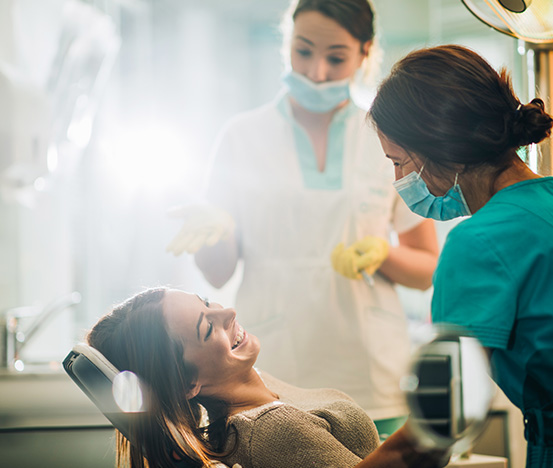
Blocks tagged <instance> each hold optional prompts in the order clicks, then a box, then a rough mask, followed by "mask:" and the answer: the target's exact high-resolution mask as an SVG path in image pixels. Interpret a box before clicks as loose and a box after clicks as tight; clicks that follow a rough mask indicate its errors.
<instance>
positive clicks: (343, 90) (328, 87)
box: [282, 70, 350, 114]
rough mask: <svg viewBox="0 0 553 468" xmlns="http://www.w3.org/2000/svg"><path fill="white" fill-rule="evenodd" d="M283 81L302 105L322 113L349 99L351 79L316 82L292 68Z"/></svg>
mask: <svg viewBox="0 0 553 468" xmlns="http://www.w3.org/2000/svg"><path fill="white" fill-rule="evenodd" d="M282 82H283V83H284V84H285V85H286V87H287V88H288V90H289V93H290V96H292V97H293V98H294V99H295V100H296V101H297V102H298V104H299V105H300V106H302V107H303V108H304V109H307V110H308V111H311V112H315V113H318V114H322V113H324V112H330V111H331V110H332V109H334V108H336V107H338V105H339V104H340V103H342V102H344V101H345V100H346V99H349V96H350V93H349V83H350V79H349V78H346V79H344V80H340V81H325V82H324V83H315V82H313V81H311V80H310V79H309V78H306V77H305V76H303V75H301V74H299V73H296V72H295V71H294V70H290V71H289V72H287V73H285V74H284V75H283V76H282Z"/></svg>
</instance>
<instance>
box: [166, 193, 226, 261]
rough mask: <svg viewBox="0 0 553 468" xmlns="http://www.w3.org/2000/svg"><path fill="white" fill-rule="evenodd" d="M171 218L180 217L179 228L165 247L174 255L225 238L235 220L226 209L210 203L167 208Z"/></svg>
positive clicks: (190, 251) (192, 251) (198, 248)
mask: <svg viewBox="0 0 553 468" xmlns="http://www.w3.org/2000/svg"><path fill="white" fill-rule="evenodd" d="M168 215H169V216H171V217H172V218H182V219H183V221H184V224H183V226H182V228H181V230H180V231H179V232H178V233H177V235H176V236H175V237H174V238H173V240H172V241H171V242H170V243H169V245H168V246H167V247H166V249H165V250H166V251H167V252H172V253H173V254H174V255H175V256H176V255H180V254H181V253H183V252H188V253H190V254H193V253H196V252H197V251H198V250H200V249H201V248H202V247H205V246H211V245H215V244H216V243H217V242H219V241H221V240H223V239H227V238H228V237H229V236H230V235H231V234H232V232H233V231H234V228H235V222H234V220H233V219H232V217H231V215H230V214H228V213H227V212H226V211H224V210H222V209H221V208H218V207H216V206H213V205H210V204H194V205H184V206H181V207H177V208H173V209H171V210H169V212H168Z"/></svg>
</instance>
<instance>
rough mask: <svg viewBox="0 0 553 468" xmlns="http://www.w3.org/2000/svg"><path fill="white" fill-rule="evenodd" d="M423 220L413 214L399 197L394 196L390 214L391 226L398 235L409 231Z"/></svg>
mask: <svg viewBox="0 0 553 468" xmlns="http://www.w3.org/2000/svg"><path fill="white" fill-rule="evenodd" d="M424 220H425V218H423V217H422V216H419V215H418V214H415V213H413V212H412V211H411V210H410V209H409V207H408V206H407V205H406V204H405V202H404V201H403V199H402V198H401V197H400V196H399V195H397V194H396V195H395V199H394V207H393V214H392V226H393V227H394V230H395V231H396V232H397V233H398V234H403V233H404V232H407V231H410V230H411V229H413V228H414V227H416V226H417V225H419V224H420V223H422V222H423V221H424Z"/></svg>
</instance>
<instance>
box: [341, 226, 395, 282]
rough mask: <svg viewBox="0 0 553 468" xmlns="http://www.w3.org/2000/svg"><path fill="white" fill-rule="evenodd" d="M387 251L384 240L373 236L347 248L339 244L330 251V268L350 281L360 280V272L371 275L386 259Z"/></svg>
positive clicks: (387, 247)
mask: <svg viewBox="0 0 553 468" xmlns="http://www.w3.org/2000/svg"><path fill="white" fill-rule="evenodd" d="M389 249H390V247H389V244H388V242H387V241H386V240H385V239H383V238H381V237H375V236H367V237H364V238H363V239H361V240H358V241H356V242H354V243H353V244H351V245H350V246H349V247H347V248H345V247H344V244H343V243H342V242H340V243H339V244H338V245H337V246H336V247H335V248H334V250H333V251H332V255H331V260H332V267H333V268H334V269H335V270H336V271H337V272H338V273H340V274H341V275H344V276H345V277H346V278H351V279H360V278H361V271H362V270H365V271H366V272H367V274H368V275H373V274H374V272H375V271H376V270H378V268H379V267H380V265H382V262H384V260H386V258H387V257H388V252H389Z"/></svg>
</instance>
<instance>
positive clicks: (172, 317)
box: [163, 289, 202, 324]
mask: <svg viewBox="0 0 553 468" xmlns="http://www.w3.org/2000/svg"><path fill="white" fill-rule="evenodd" d="M201 304H202V300H201V299H200V298H199V296H197V295H196V294H191V293H187V292H184V291H180V290H178V289H170V290H168V291H167V292H166V293H165V296H164V298H163V314H164V315H165V318H166V320H167V322H168V323H169V324H175V323H182V324H188V322H191V321H193V320H194V317H195V315H197V314H199V309H200V307H201Z"/></svg>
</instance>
